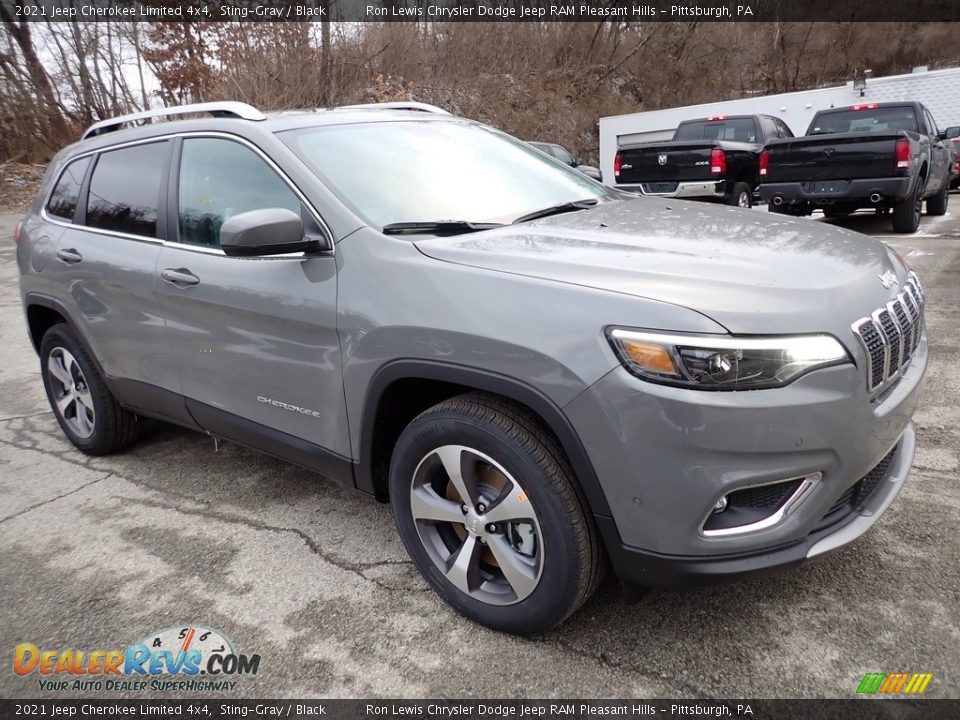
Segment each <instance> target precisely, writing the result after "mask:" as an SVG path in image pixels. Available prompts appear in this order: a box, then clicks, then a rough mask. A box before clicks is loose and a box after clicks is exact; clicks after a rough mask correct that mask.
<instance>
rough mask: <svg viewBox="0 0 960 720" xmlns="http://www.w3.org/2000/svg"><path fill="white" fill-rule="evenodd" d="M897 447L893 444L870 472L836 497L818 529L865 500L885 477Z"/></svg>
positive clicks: (844, 514)
mask: <svg viewBox="0 0 960 720" xmlns="http://www.w3.org/2000/svg"><path fill="white" fill-rule="evenodd" d="M897 447H898V446H894V448H893V449H892V450H891V451H890V452H888V453H887V454H886V455H885V456H884V458H883V460H881V461H880V462H878V463H877V464H876V465H874V466H873V469H872V470H871V471H870V472H868V473H867V474H866V475H864V476H863V477H862V478H860V479H859V480H857V482H856V483H854V484H853V485H852V486H850V487H849V488H847V491H846V492H845V493H843V495H841V496H840V497H839V498H837V501H836V502H835V503H834V504H833V507H831V508H830V509H829V510H828V511H827V514H826V515H824V516H823V519H822V520H821V521H820V524H819V525H818V526H817V527H818V529H820V528H822V527H825V526H826V525H829V524H831V523H833V522H835V521H837V520H840V519H841V518H844V517H846V516H847V514H848V513H849V512H850V511H851V510H853V509H854V508H857V507H860V506H861V505H863V504H864V503H865V502H867V500H868V499H869V498H870V496H871V495H873V492H874V490H876V489H877V486H878V485H879V484H880V482H881V481H882V480H883V479H884V478H886V477H887V473H888V472H889V470H890V464H891V463H892V462H893V456H894V454H895V453H896V452H897Z"/></svg>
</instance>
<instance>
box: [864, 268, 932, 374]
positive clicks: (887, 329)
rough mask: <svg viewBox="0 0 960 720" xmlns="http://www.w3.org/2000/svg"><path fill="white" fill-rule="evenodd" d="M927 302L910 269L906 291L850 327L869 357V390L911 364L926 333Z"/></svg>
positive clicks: (904, 287)
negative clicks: (924, 325) (924, 321)
mask: <svg viewBox="0 0 960 720" xmlns="http://www.w3.org/2000/svg"><path fill="white" fill-rule="evenodd" d="M924 304H925V296H924V293H923V286H922V285H921V284H920V278H918V277H917V274H916V273H914V272H911V273H910V276H909V278H908V279H907V282H906V283H905V284H904V286H903V292H901V293H900V294H899V295H897V297H896V298H894V299H893V300H891V301H890V302H888V303H887V304H886V306H884V307H882V308H879V309H877V310H875V311H874V312H873V313H872V314H871V316H870V317H865V318H861V319H860V320H857V321H856V322H855V323H854V324H853V325H852V326H851V327H852V328H853V332H854V334H855V335H856V336H857V337H858V338H859V339H860V344H861V345H863V348H864V350H866V352H867V357H869V358H870V363H869V365H868V366H867V389H868V390H870V391H873V390H876V389H877V388H878V387H880V386H881V385H883V384H885V383H886V382H887V381H889V380H891V379H892V378H895V377H897V376H898V375H899V374H900V372H901V371H902V370H903V368H905V367H906V366H907V365H909V364H910V359H911V358H912V357H913V353H914V351H915V350H916V349H917V345H919V344H920V336H921V334H922V333H923V309H924Z"/></svg>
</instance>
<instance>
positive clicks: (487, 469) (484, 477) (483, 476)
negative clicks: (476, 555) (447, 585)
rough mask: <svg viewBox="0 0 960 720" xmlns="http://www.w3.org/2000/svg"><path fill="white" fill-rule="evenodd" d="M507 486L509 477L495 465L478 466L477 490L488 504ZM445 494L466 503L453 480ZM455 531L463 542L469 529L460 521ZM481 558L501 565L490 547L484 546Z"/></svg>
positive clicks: (489, 562)
mask: <svg viewBox="0 0 960 720" xmlns="http://www.w3.org/2000/svg"><path fill="white" fill-rule="evenodd" d="M506 486H507V479H506V478H505V477H504V476H503V475H502V474H501V473H500V471H499V470H497V469H496V468H495V467H493V466H492V465H487V464H486V463H481V464H480V465H478V466H477V491H478V492H479V493H480V497H482V498H483V499H484V501H485V502H486V503H487V504H489V503H491V502H493V501H494V500H496V499H497V498H498V497H500V493H501V492H503V489H504V488H505V487H506ZM444 496H445V497H446V498H447V500H453V501H454V502H455V503H459V504H461V505H462V504H464V500H463V498H461V497H460V493H458V492H457V488H456V486H455V485H454V484H453V483H452V482H448V483H447V489H446V490H445V491H444ZM453 532H454V533H456V535H457V537H458V538H460V541H461V542H462V541H464V540H466V539H467V529H466V528H465V527H464V526H463V525H461V524H460V523H453ZM480 559H481V560H482V561H483V562H485V563H487V565H492V566H493V567H497V568H498V567H500V563H498V562H497V559H496V558H495V557H494V556H493V553H492V552H491V551H490V548H488V547H485V548H483V550H482V551H481V553H480Z"/></svg>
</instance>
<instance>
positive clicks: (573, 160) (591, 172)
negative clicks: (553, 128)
mask: <svg viewBox="0 0 960 720" xmlns="http://www.w3.org/2000/svg"><path fill="white" fill-rule="evenodd" d="M527 144H528V145H533V147H535V148H536V149H537V150H539V151H540V152H543V153H546V154H547V155H549V156H550V157H552V158H556V159H557V160H559V161H560V162H562V163H563V164H564V165H569V166H570V167H572V168H573V169H575V170H579V171H580V172H582V173H583V174H584V175H586V176H587V177H588V178H593V179H594V180H596V181H597V182H603V177H602V176H601V175H600V170H599V169H598V168H595V167H593V165H584V164H583V163H581V162H580V158H578V157H574V156H573V155H571V154H570V153H569V151H567V150H566V149H565V148H563V147H561V146H560V145H557V144H556V143H547V142H539V141H537V140H528V141H527Z"/></svg>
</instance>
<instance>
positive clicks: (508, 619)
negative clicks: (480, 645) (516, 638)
mask: <svg viewBox="0 0 960 720" xmlns="http://www.w3.org/2000/svg"><path fill="white" fill-rule="evenodd" d="M455 474H456V475H457V476H456V477H455ZM464 493H466V494H467V495H468V496H469V497H468V498H464V497H463V494H464ZM390 502H391V505H392V506H393V511H394V519H395V521H396V525H397V530H398V532H399V534H400V539H401V540H402V541H403V544H404V546H405V547H406V549H407V552H408V553H409V554H410V557H411V558H412V559H413V562H414V564H415V565H416V566H417V569H418V570H419V571H420V573H421V574H422V575H423V577H424V579H426V581H427V582H428V583H429V584H430V586H431V587H432V588H433V590H434V591H435V592H436V593H437V594H438V595H439V596H440V597H441V598H443V599H444V600H445V601H446V602H447V603H448V604H449V605H451V606H452V607H454V608H455V609H456V610H457V611H459V612H460V613H461V614H463V615H465V616H466V617H468V618H470V619H471V620H474V621H475V622H478V623H481V624H483V625H486V626H488V627H491V628H494V629H496V630H501V631H504V632H509V633H515V634H519V635H526V634H529V633H536V632H542V631H544V630H548V629H550V628H552V627H555V626H557V625H559V624H560V623H562V622H563V621H564V620H566V619H567V618H568V617H569V616H570V615H572V614H573V613H574V612H575V611H576V610H577V609H578V608H579V607H580V606H581V605H583V603H584V602H586V600H587V599H588V598H589V597H590V596H591V595H592V594H593V592H594V591H595V590H596V588H597V586H598V585H599V584H600V581H601V580H602V579H603V571H604V569H605V555H604V554H603V548H602V546H601V544H600V541H599V539H598V538H597V534H596V530H595V529H594V525H593V519H592V517H591V515H590V512H589V509H588V507H587V504H586V501H585V499H584V498H583V496H582V494H581V492H580V491H579V488H578V487H577V486H576V485H575V481H574V478H573V472H572V470H571V469H570V467H569V464H568V462H567V460H566V458H565V456H564V454H563V451H562V450H561V449H560V447H559V445H558V444H557V442H556V440H554V439H553V437H552V436H551V435H550V434H549V433H548V432H547V431H546V430H545V429H544V428H543V426H542V425H541V424H540V422H539V420H538V419H537V418H536V417H535V416H534V415H532V414H531V413H529V412H528V411H527V410H525V409H524V408H522V407H519V406H516V405H514V404H512V403H509V402H507V401H504V400H502V399H500V398H498V397H495V396H491V395H486V394H484V393H468V394H465V395H460V396H457V397H454V398H451V399H450V400H446V401H444V402H442V403H439V404H438V405H435V406H434V407H432V408H430V409H429V410H427V411H425V412H424V413H422V414H421V415H419V416H418V417H417V418H415V419H414V420H413V421H412V422H411V423H410V424H409V425H408V426H407V427H406V429H405V430H404V431H403V432H402V433H401V435H400V438H399V440H398V441H397V445H396V447H395V448H394V451H393V458H392V460H391V463H390ZM465 507H466V508H467V510H464V509H463V508H465ZM501 516H502V517H501ZM491 518H494V519H493V520H491ZM504 518H514V519H513V520H510V519H504ZM465 554H466V555H465ZM464 557H466V558H467V559H466V560H465V561H462V562H461V560H462V559H463V558H464ZM504 568H510V570H509V571H507V570H506V569H504Z"/></svg>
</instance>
